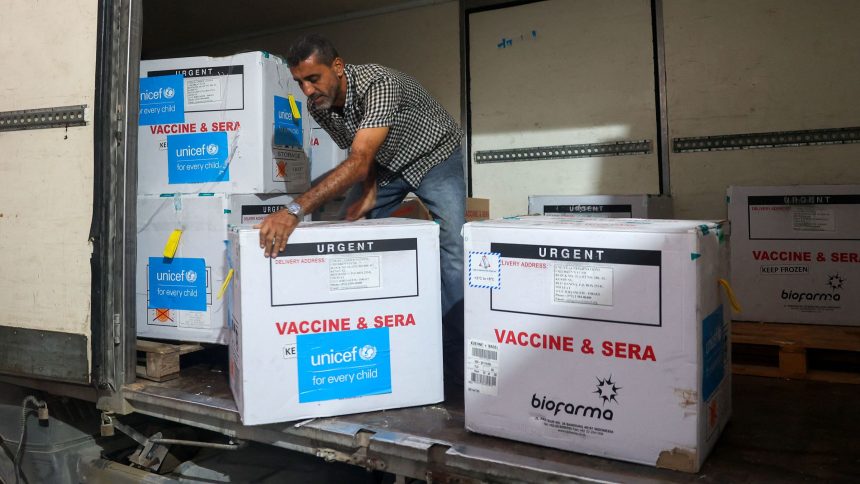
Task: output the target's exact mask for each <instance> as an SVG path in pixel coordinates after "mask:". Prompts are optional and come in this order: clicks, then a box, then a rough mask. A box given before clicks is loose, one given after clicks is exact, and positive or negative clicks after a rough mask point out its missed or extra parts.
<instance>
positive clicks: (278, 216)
mask: <svg viewBox="0 0 860 484" xmlns="http://www.w3.org/2000/svg"><path fill="white" fill-rule="evenodd" d="M297 225H299V219H298V218H297V217H296V216H295V215H293V214H291V213H290V212H288V211H287V210H286V209H284V210H279V211H277V212H275V213H273V214H270V215H269V216H267V217H266V218H264V219H263V221H262V222H260V223H259V224H257V225H255V226H254V228H255V229H257V228H258V229H260V248H261V249H263V252H264V254H265V256H266V257H272V258H275V257H277V255H278V253H280V252H281V251H282V250H284V249H285V248H286V247H287V240H288V239H289V238H290V235H292V233H293V230H295V229H296V226H297Z"/></svg>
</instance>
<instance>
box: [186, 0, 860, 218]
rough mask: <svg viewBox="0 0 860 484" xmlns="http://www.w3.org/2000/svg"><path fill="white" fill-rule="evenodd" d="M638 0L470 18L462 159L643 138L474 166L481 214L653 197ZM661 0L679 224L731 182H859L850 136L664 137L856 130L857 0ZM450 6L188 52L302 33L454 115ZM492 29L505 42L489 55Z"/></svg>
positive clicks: (654, 134)
mask: <svg viewBox="0 0 860 484" xmlns="http://www.w3.org/2000/svg"><path fill="white" fill-rule="evenodd" d="M490 4H492V2H477V1H471V2H467V3H466V5H467V6H470V5H471V6H476V5H477V6H481V7H485V6H488V5H490ZM650 5H651V2H650V1H649V0H618V1H614V2H591V1H581V0H576V1H573V0H569V1H560V0H548V1H543V2H534V3H528V4H525V5H515V6H510V7H506V8H502V9H497V10H489V11H479V12H473V13H471V14H470V16H469V24H470V32H469V33H470V38H469V39H467V40H468V41H469V42H470V46H469V49H470V70H471V72H470V75H471V85H470V86H463V87H464V88H465V89H469V90H470V96H471V108H472V153H471V155H472V156H473V157H474V153H475V151H476V150H491V149H502V148H516V147H535V146H552V145H557V144H568V143H570V144H574V143H589V142H605V141H617V140H636V139H650V140H653V142H654V143H655V145H654V146H655V148H654V151H652V153H650V154H647V155H632V156H613V157H591V158H577V159H566V160H542V161H528V162H517V163H502V164H483V165H476V164H473V166H472V169H473V173H472V183H473V190H474V191H473V195H474V196H479V197H489V198H491V199H492V204H491V208H492V215H493V216H494V217H496V216H504V215H510V214H513V213H519V212H524V211H525V208H526V204H527V201H526V197H527V196H528V195H535V194H550V193H551V194H559V195H561V194H570V195H579V194H636V193H657V192H659V190H660V180H659V170H660V161H659V158H658V156H657V153H656V143H657V140H658V139H659V133H658V131H657V111H656V96H655V93H654V89H655V87H656V86H655V83H654V64H653V62H654V59H653V57H654V52H653V45H652V38H651V34H652V25H651V16H652V13H651V8H650ZM662 7H663V12H662V13H663V17H662V26H663V29H664V41H665V70H666V93H667V104H668V106H667V110H666V113H665V115H666V117H667V122H668V136H669V140H670V146H666V147H664V150H666V151H667V152H668V153H667V157H668V162H669V173H668V174H664V176H668V177H669V180H670V188H671V195H672V196H673V198H674V210H675V214H676V216H677V217H679V218H722V217H725V215H726V212H725V190H726V187H727V186H729V185H733V184H799V183H857V182H858V181H860V170H857V169H856V167H855V166H854V164H855V161H854V160H856V159H857V157H858V156H860V144H853V145H852V144H847V145H827V146H806V147H793V148H791V147H788V148H768V149H744V150H736V151H714V152H697V153H674V152H672V151H671V140H672V139H673V138H683V137H693V136H711V135H726V134H741V133H750V132H771V131H793V130H805V129H821V128H842V127H853V126H860V111H858V110H856V109H854V108H853V107H854V105H855V104H856V102H854V100H855V99H856V98H857V97H858V94H860V82H858V80H860V64H858V63H857V62H852V61H851V53H852V52H855V51H856V50H857V47H858V44H860V37H858V36H857V35H856V25H858V23H860V2H856V1H853V0H822V1H820V2H809V1H807V0H758V1H756V2H748V1H745V0H727V1H724V2H702V1H695V0H663V2H662ZM458 9H459V5H458V2H453V1H452V2H448V3H442V4H434V5H428V6H423V7H417V8H409V9H405V10H400V11H395V12H390V13H386V14H379V15H371V16H366V17H363V18H354V19H350V20H342V21H336V22H329V23H323V24H320V25H315V26H312V27H307V28H303V29H300V30H284V31H281V32H278V33H272V34H269V35H266V36H263V37H247V38H245V39H244V40H241V41H236V42H232V43H227V44H223V45H218V46H217V47H212V46H211V45H210V46H209V47H206V48H203V49H201V50H199V51H198V52H192V53H194V54H207V55H211V54H213V53H219V52H220V53H227V52H234V51H236V50H247V49H265V50H269V51H271V52H274V53H284V52H285V51H286V49H287V47H288V45H289V43H290V41H291V40H292V39H293V38H295V36H296V35H298V34H299V33H304V32H309V31H315V32H320V33H322V34H324V35H327V36H329V37H330V38H331V39H332V40H333V41H334V42H335V44H336V45H337V46H338V48H339V49H340V51H341V54H342V55H343V56H344V58H345V59H346V60H347V61H348V62H356V63H362V62H377V63H380V64H384V65H389V66H391V67H394V68H397V69H399V70H402V71H404V72H407V73H409V74H411V75H413V76H414V77H416V78H417V79H418V80H420V81H421V82H422V83H423V84H424V85H425V86H427V87H428V89H430V91H431V92H432V93H433V94H434V95H435V96H436V97H437V98H438V99H439V100H440V101H441V102H442V104H443V105H444V106H445V107H446V108H447V109H448V110H449V111H450V112H451V113H452V114H453V115H455V117H457V118H458V119H459V116H460V104H459V98H460V89H461V83H460V76H459V63H460V54H459V51H460V50H459V43H460V34H459V27H458V24H459V16H458ZM583 19H587V20H588V21H587V22H582V21H583ZM532 30H535V32H536V36H535V38H533V39H530V38H529V36H530V32H531V31H532ZM521 34H525V35H524V37H523V38H520V35H521ZM504 38H509V39H511V40H513V41H514V42H513V43H512V45H510V46H509V47H508V48H503V49H502V48H498V47H497V44H498V43H499V42H500V40H501V39H504ZM188 53H189V52H187V51H185V52H183V55H187V54H188ZM503 165H507V166H503Z"/></svg>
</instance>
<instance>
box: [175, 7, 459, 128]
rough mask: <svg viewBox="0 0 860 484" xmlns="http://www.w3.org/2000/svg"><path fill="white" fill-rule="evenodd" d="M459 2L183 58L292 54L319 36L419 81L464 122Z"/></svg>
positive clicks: (344, 53)
mask: <svg viewBox="0 0 860 484" xmlns="http://www.w3.org/2000/svg"><path fill="white" fill-rule="evenodd" d="M459 31H460V27H459V8H458V3H457V2H456V1H451V2H446V3H440V4H432V5H427V6H423V7H416V8H408V9H404V10H398V11H393V12H390V13H383V14H378V15H370V16H365V17H360V18H352V19H349V20H339V21H334V22H329V23H324V24H320V25H315V26H312V27H306V28H301V29H292V30H290V29H285V30H283V31H280V32H278V33H275V34H270V35H266V36H262V37H248V38H245V39H243V40H239V41H233V42H227V43H223V44H219V45H217V46H208V47H204V48H200V49H197V50H183V51H182V55H221V54H227V53H232V52H238V51H243V50H266V51H268V52H271V53H273V54H280V55H286V52H287V49H288V48H289V46H290V43H291V42H292V41H293V39H295V38H296V37H297V36H299V35H301V34H305V33H310V32H316V33H319V34H322V35H325V36H326V37H328V38H329V39H330V40H331V41H332V43H334V45H335V47H336V48H337V49H338V52H339V53H340V55H341V57H343V58H344V60H345V61H346V62H347V63H351V64H364V63H374V64H382V65H384V66H387V67H391V68H394V69H397V70H399V71H402V72H405V73H407V74H409V75H410V76H412V77H414V78H415V79H417V80H418V81H419V82H421V84H423V85H424V87H426V88H427V89H428V90H429V91H430V93H431V94H433V96H435V97H436V99H438V100H439V102H440V103H441V104H442V106H444V107H445V109H447V110H448V112H449V113H451V115H452V116H454V119H457V120H459V119H460V35H459Z"/></svg>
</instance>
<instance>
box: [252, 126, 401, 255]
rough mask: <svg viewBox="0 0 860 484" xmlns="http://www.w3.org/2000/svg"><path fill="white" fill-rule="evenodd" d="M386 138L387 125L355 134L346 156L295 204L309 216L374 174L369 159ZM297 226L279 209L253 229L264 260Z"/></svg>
mask: <svg viewBox="0 0 860 484" xmlns="http://www.w3.org/2000/svg"><path fill="white" fill-rule="evenodd" d="M386 136H388V127H387V126H385V127H379V128H364V129H360V130H358V131H357V132H356V133H355V139H354V140H353V142H352V147H351V150H350V153H349V157H347V159H346V160H344V161H343V162H342V163H341V164H340V165H338V166H337V167H336V168H335V169H334V170H332V171H331V172H330V173H329V174H328V175H327V176H326V177H325V178H323V180H322V181H321V182H320V183H318V184H317V185H315V186H314V187H312V188H311V189H310V190H308V191H307V192H305V193H304V194H302V195H301V196H299V197H298V198H297V199H296V202H297V203H298V204H299V205H301V206H302V209H303V210H304V211H305V212H306V213H310V212H313V211H314V210H316V209H317V208H319V207H320V206H321V205H322V204H323V203H325V202H327V201H329V200H331V199H332V198H334V197H336V196H338V195H340V194H341V193H343V192H344V191H345V190H346V189H347V188H349V187H351V186H352V185H354V184H355V183H358V182H361V181H365V180H366V179H367V178H368V177H369V176H371V174H372V173H373V172H374V170H373V160H374V158H375V157H376V152H377V151H378V150H379V147H380V146H382V143H383V142H384V141H385V137H386ZM298 224H299V219H298V218H296V217H295V216H294V215H292V214H291V213H289V212H287V211H286V210H280V211H278V212H275V213H273V214H271V215H269V216H268V217H266V218H265V219H263V222H262V223H260V224H259V225H257V226H256V227H259V228H260V247H261V248H263V250H264V253H265V255H266V257H274V256H276V255H277V254H278V252H280V251H282V250H284V248H285V247H286V246H287V239H289V237H290V235H291V234H292V233H293V230H295V228H296V226H297V225H298Z"/></svg>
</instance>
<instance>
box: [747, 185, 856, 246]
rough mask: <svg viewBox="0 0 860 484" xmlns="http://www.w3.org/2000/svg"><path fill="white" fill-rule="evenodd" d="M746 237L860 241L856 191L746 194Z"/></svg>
mask: <svg viewBox="0 0 860 484" xmlns="http://www.w3.org/2000/svg"><path fill="white" fill-rule="evenodd" d="M747 211H748V216H749V238H750V240H860V224H856V223H854V222H855V221H856V220H858V218H860V194H857V195H823V194H808V195H762V196H748V197H747Z"/></svg>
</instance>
